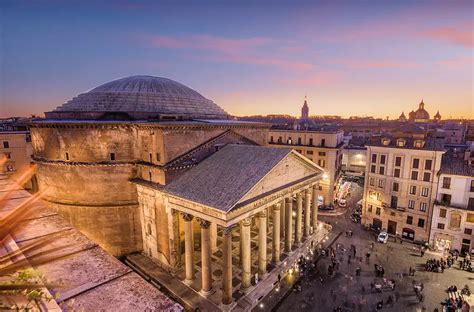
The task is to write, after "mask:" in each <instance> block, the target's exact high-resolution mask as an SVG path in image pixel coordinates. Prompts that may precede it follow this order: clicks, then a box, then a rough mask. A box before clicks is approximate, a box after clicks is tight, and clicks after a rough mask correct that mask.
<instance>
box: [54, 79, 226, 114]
mask: <svg viewBox="0 0 474 312" xmlns="http://www.w3.org/2000/svg"><path fill="white" fill-rule="evenodd" d="M62 113H64V114H62ZM71 113H75V114H71ZM99 113H100V114H99ZM105 113H124V114H126V115H128V116H130V118H132V119H150V118H160V116H170V115H173V116H180V117H187V118H220V119H222V118H224V119H226V118H228V116H229V115H228V114H227V113H226V112H225V111H224V110H223V109H222V108H221V107H219V106H218V105H217V104H216V103H214V102H213V101H211V100H209V99H206V98H205V97H204V96H202V95H201V94H199V93H198V92H196V91H194V90H193V89H191V88H189V87H187V86H185V85H183V84H181V83H179V82H176V81H173V80H171V79H167V78H162V77H154V76H130V77H126V78H122V79H118V80H114V81H111V82H108V83H105V84H103V85H101V86H98V87H96V88H94V89H92V90H90V91H89V92H86V93H82V94H79V95H78V96H77V97H75V98H73V99H71V100H70V101H68V102H66V103H64V104H63V105H61V106H59V107H57V108H56V109H55V110H54V111H53V112H50V113H49V114H50V115H55V116H54V117H56V118H57V117H58V116H59V115H61V114H62V115H64V116H69V117H67V118H71V117H70V116H76V117H77V118H79V119H83V118H85V119H97V118H100V116H99V115H104V114H105ZM47 117H48V116H47ZM59 117H61V116H59ZM89 117H90V118H89ZM73 118H74V117H73Z"/></svg>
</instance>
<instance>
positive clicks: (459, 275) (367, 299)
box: [277, 188, 474, 311]
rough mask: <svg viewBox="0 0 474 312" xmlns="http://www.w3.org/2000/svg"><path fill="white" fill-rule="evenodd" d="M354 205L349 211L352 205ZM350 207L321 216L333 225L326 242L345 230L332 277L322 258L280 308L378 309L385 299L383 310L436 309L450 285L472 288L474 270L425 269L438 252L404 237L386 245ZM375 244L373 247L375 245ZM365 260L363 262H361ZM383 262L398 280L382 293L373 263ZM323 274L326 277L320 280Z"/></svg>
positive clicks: (354, 194)
mask: <svg viewBox="0 0 474 312" xmlns="http://www.w3.org/2000/svg"><path fill="white" fill-rule="evenodd" d="M361 191H362V189H361V188H358V190H357V191H353V192H352V196H351V198H350V200H349V201H348V207H350V208H352V209H353V207H355V203H356V202H357V201H358V200H359V199H360V196H361ZM352 209H351V210H352ZM350 214H351V212H350V211H348V212H347V213H345V214H344V215H343V216H336V217H328V216H325V217H321V218H322V219H323V221H326V222H330V223H331V224H332V225H333V226H334V227H333V231H332V233H331V235H330V237H329V240H328V242H331V241H332V239H333V238H334V237H336V236H337V235H338V234H339V233H341V232H342V235H340V236H339V238H338V239H337V240H336V241H335V242H334V244H333V245H332V247H333V248H335V249H336V246H337V245H339V248H337V257H336V258H337V260H339V261H340V265H339V270H336V272H335V273H334V274H333V275H332V276H330V275H328V274H327V273H328V271H327V268H328V265H329V264H330V258H329V257H322V258H321V259H320V260H319V261H318V262H317V270H318V272H320V273H318V274H317V275H315V276H312V275H310V274H309V275H306V276H304V277H303V278H302V283H301V285H302V287H301V291H300V292H298V291H295V290H293V291H292V292H291V294H290V295H289V296H288V297H287V298H286V299H285V300H284V301H283V302H282V303H281V305H280V306H279V307H278V309H277V310H278V311H289V310H291V309H295V308H296V307H297V308H298V309H301V310H304V311H332V309H336V308H337V307H340V308H342V310H343V311H375V309H376V306H377V303H378V302H380V301H383V308H382V309H383V310H384V311H416V310H417V309H418V308H420V309H421V308H422V307H425V308H426V311H434V309H435V308H438V309H440V310H441V305H440V302H441V301H442V300H444V299H445V298H446V297H447V293H446V292H445V289H447V288H448V287H449V286H450V285H453V284H455V285H457V287H458V288H459V289H460V288H462V287H463V286H464V285H465V284H469V285H470V288H471V289H472V288H473V280H474V276H472V273H467V272H466V271H462V270H459V269H458V268H457V267H452V268H450V269H447V270H445V271H444V273H433V272H425V271H424V264H425V262H426V260H427V259H429V258H432V257H438V258H439V255H434V254H431V253H430V252H426V253H425V255H424V256H423V257H421V256H420V252H419V251H418V249H417V248H418V247H417V246H416V245H413V244H410V243H407V242H403V244H400V243H398V242H397V243H395V242H394V241H393V239H390V240H389V242H388V243H387V244H381V243H377V242H375V234H374V233H373V232H369V231H366V230H364V229H363V228H362V226H361V225H360V224H355V223H353V222H352V221H351V220H350V219H349V216H350ZM349 230H351V231H353V236H352V237H346V235H345V231H349ZM372 243H373V244H374V248H373V249H371V248H370V246H371V244H372ZM351 244H352V245H355V247H356V258H358V259H357V260H354V258H353V257H351V258H352V259H351V261H350V263H348V256H349V254H350V245H351ZM367 252H369V253H370V254H371V256H370V260H369V261H368V262H367V261H366V256H365V255H366V253H367ZM360 260H362V261H360ZM375 264H379V265H382V266H383V268H384V269H385V275H384V277H385V278H386V279H387V280H390V279H393V280H395V289H394V290H388V289H387V290H385V289H384V290H383V291H382V292H378V291H376V290H371V286H370V284H371V282H374V281H377V280H380V281H383V279H381V278H378V279H376V275H375V272H374V265H375ZM357 267H360V268H361V274H360V276H356V268H357ZM410 267H414V268H416V272H415V275H414V276H408V271H409V268H410ZM321 279H322V280H321ZM413 282H416V283H420V282H421V283H423V284H424V290H423V292H422V294H423V297H424V298H423V302H420V301H419V299H418V298H417V296H416V294H415V292H414V289H413ZM389 296H392V299H393V303H392V304H387V300H389Z"/></svg>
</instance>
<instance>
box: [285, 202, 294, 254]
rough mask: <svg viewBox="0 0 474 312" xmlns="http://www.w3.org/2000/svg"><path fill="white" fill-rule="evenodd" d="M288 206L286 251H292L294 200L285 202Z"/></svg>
mask: <svg viewBox="0 0 474 312" xmlns="http://www.w3.org/2000/svg"><path fill="white" fill-rule="evenodd" d="M285 206H286V212H285V214H286V216H285V218H286V220H285V223H286V229H285V251H286V252H290V251H291V239H292V237H291V236H292V235H293V229H292V223H293V198H291V197H290V198H287V199H286V202H285Z"/></svg>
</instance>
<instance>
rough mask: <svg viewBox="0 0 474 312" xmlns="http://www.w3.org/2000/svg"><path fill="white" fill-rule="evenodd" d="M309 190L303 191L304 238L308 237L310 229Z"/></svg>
mask: <svg viewBox="0 0 474 312" xmlns="http://www.w3.org/2000/svg"><path fill="white" fill-rule="evenodd" d="M310 216H311V189H307V190H306V191H305V199H304V236H305V237H306V238H308V237H309V235H310V228H311V224H310V221H311V218H310Z"/></svg>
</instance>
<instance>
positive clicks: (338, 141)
mask: <svg viewBox="0 0 474 312" xmlns="http://www.w3.org/2000/svg"><path fill="white" fill-rule="evenodd" d="M343 141H344V132H343V131H340V130H336V131H317V130H307V131H302V130H279V129H270V131H269V132H268V138H267V142H268V146H272V147H279V148H292V149H294V150H295V151H297V152H298V153H301V154H302V155H304V156H305V157H307V158H308V159H310V160H311V161H313V162H314V163H315V164H317V165H318V166H319V167H321V168H322V169H323V170H324V173H325V175H324V178H323V179H322V180H321V181H320V183H319V186H320V196H321V197H322V198H320V201H321V200H322V202H323V204H324V205H329V204H330V203H332V202H333V200H334V196H335V190H336V187H337V183H338V181H339V177H340V175H341V168H342V147H343V144H344V143H343Z"/></svg>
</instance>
